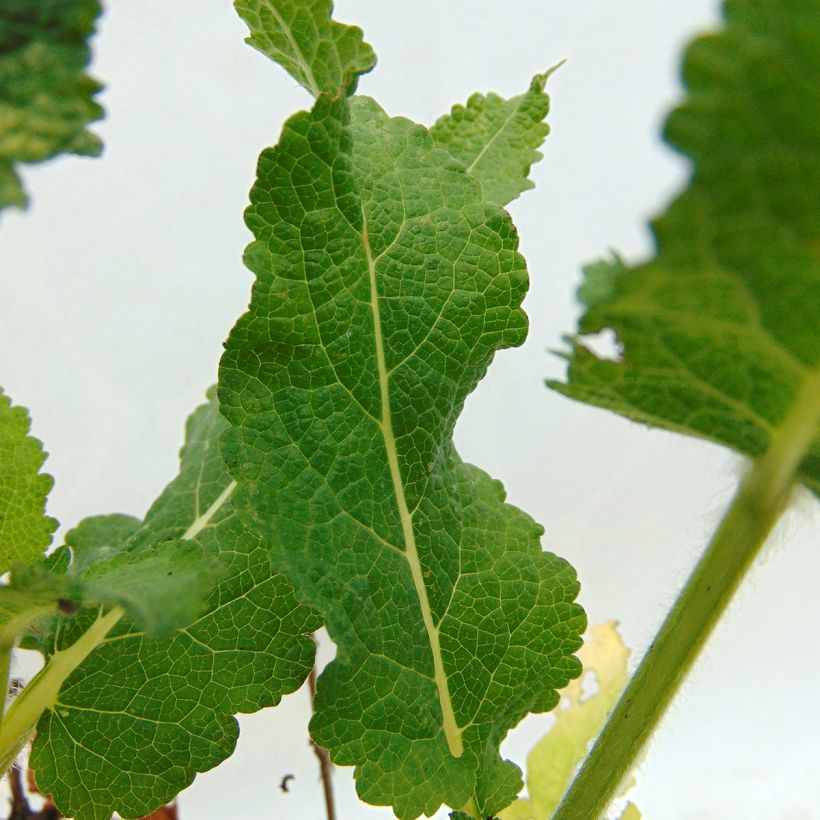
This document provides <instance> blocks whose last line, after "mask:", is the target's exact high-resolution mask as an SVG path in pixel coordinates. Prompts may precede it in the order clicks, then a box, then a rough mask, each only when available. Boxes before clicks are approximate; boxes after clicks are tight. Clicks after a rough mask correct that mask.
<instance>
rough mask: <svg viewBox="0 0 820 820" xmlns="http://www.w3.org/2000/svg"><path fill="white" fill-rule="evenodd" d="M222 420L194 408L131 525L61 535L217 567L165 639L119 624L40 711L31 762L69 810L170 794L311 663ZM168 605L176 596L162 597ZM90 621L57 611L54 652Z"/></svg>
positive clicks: (141, 808) (306, 618)
mask: <svg viewBox="0 0 820 820" xmlns="http://www.w3.org/2000/svg"><path fill="white" fill-rule="evenodd" d="M224 427H225V422H224V421H223V420H222V419H221V418H220V417H219V415H218V412H217V409H216V403H215V400H212V401H211V402H209V403H208V404H207V405H204V406H202V407H200V408H199V409H198V410H197V411H196V412H195V413H194V414H193V415H192V416H191V418H190V420H189V422H188V426H187V436H186V444H185V449H184V450H183V453H182V466H181V471H180V474H179V476H178V477H177V478H176V479H175V480H174V481H173V482H171V484H169V485H168V487H167V488H166V489H165V491H164V492H163V494H162V495H161V496H160V498H159V499H158V500H157V501H156V502H155V504H154V505H153V507H152V508H151V509H150V510H149V512H148V514H147V515H146V517H145V521H144V523H143V524H142V525H141V526H139V527H138V528H135V527H134V520H133V519H130V522H131V523H130V524H129V521H128V520H127V519H126V518H125V517H123V516H106V517H98V518H95V519H91V520H90V521H89V522H86V523H84V524H83V525H81V527H79V528H78V529H77V530H75V531H74V533H73V534H71V535H70V537H69V539H68V540H69V542H70V543H71V544H72V545H73V546H72V549H73V550H76V551H77V554H78V555H79V559H80V560H82V559H83V556H88V555H92V556H93V555H94V554H96V553H98V552H99V551H101V550H104V549H105V548H106V547H111V546H114V547H116V546H119V545H118V544H116V543H115V542H116V541H117V539H119V538H123V537H126V538H127V539H128V540H127V541H126V542H125V545H124V547H123V549H124V553H125V555H130V556H132V557H137V558H138V559H139V557H141V556H142V555H145V554H153V553H161V552H162V550H163V549H164V548H165V547H166V546H168V545H171V546H174V545H177V544H179V543H185V542H187V543H189V544H191V545H192V546H193V547H195V548H197V549H200V550H202V551H204V552H205V553H206V554H208V555H212V556H217V557H218V558H219V560H220V561H221V563H222V564H223V565H224V576H223V578H222V580H221V581H220V583H219V585H218V586H217V587H216V589H215V590H214V591H213V592H212V594H211V595H210V597H209V598H208V601H207V604H206V608H205V611H204V613H203V614H201V615H200V616H199V618H198V619H197V620H195V621H194V622H193V623H191V624H190V625H188V626H187V627H185V628H184V629H181V630H180V631H178V632H176V633H175V634H174V635H173V636H172V637H170V638H167V639H165V640H149V639H148V638H147V637H146V636H145V635H144V634H143V633H142V632H140V631H137V630H136V628H135V627H134V626H133V625H132V624H130V623H128V622H126V621H123V622H121V623H120V624H119V625H118V626H117V627H115V629H114V630H113V631H112V632H111V633H110V634H109V636H108V638H107V639H106V640H105V641H104V643H103V644H102V645H101V646H100V647H99V648H98V649H97V650H95V652H94V653H92V654H91V655H90V656H89V658H88V659H87V660H86V661H85V663H84V664H83V665H82V666H80V667H79V668H78V669H77V671H76V672H75V673H74V674H73V675H72V676H71V677H70V678H69V679H68V680H67V681H66V684H65V685H64V686H63V688H62V690H61V691H60V694H59V698H58V702H57V703H56V704H55V706H54V708H53V709H52V710H50V711H48V712H46V714H45V715H44V716H43V718H42V719H41V720H40V723H39V725H38V729H37V737H36V740H35V743H34V747H33V750H32V757H31V765H32V767H33V769H34V770H35V772H36V774H37V782H38V784H39V786H40V787H41V789H42V790H43V791H45V792H50V793H52V794H53V795H54V798H55V800H56V802H57V805H58V806H59V807H60V808H61V810H62V811H63V813H65V814H66V815H67V816H71V817H76V818H78V820H103V818H105V819H106V820H107V819H108V818H109V817H110V816H111V814H112V813H113V812H114V811H118V812H119V813H120V814H122V815H123V816H126V817H138V816H142V815H145V814H147V813H148V812H150V811H151V810H153V809H155V808H156V807H157V806H159V805H161V804H162V803H165V802H167V801H168V800H170V799H171V798H172V797H173V796H174V795H175V794H177V792H179V791H180V790H181V789H182V788H184V787H185V786H187V785H189V784H190V783H191V781H192V780H193V778H194V775H195V774H196V772H198V771H200V772H201V771H206V770H207V769H210V768H212V767H213V766H215V765H216V764H218V763H220V762H221V761H222V760H224V759H225V758H226V757H228V756H229V755H230V754H231V752H232V751H233V748H234V745H235V743H236V737H237V724H236V721H235V720H234V718H233V717H232V716H233V715H234V714H235V713H236V712H253V711H256V710H258V709H260V708H262V707H264V706H270V705H273V704H276V703H278V701H279V700H280V698H281V697H282V695H283V694H285V693H287V692H291V691H294V690H295V689H297V688H298V687H299V686H300V685H301V683H302V681H303V680H304V678H305V677H306V676H307V674H308V672H309V671H310V669H311V667H312V665H313V653H314V644H313V640H312V638H311V636H310V633H311V632H312V631H313V630H314V629H316V628H318V626H319V621H318V619H317V618H316V616H315V615H313V614H312V613H311V612H309V611H308V610H306V609H305V608H304V607H302V606H300V605H299V604H298V603H297V602H296V600H295V598H294V595H293V592H292V589H291V587H290V585H289V584H288V582H287V581H286V580H285V579H284V578H283V577H282V576H280V575H277V574H276V573H275V572H274V571H273V570H272V568H271V564H270V560H269V558H268V548H267V546H266V544H265V542H264V541H263V539H262V538H261V537H260V536H257V535H254V534H252V533H249V532H248V531H247V530H246V529H245V528H244V527H242V526H241V525H240V524H239V522H238V520H237V517H236V515H235V514H234V512H233V508H232V504H231V494H232V490H233V484H232V482H231V480H230V477H229V476H228V475H227V473H226V471H225V468H224V465H223V462H222V459H221V457H220V455H219V451H218V448H217V439H218V437H219V435H220V433H221V432H222V430H223V429H224ZM117 558H118V559H119V555H117ZM93 566H94V563H93V562H92V563H91V567H92V568H93ZM166 605H167V606H168V607H169V608H172V609H173V608H174V607H176V606H177V604H176V602H175V601H174V600H173V595H172V594H171V593H169V594H168V596H166ZM93 617H94V613H91V612H83V613H81V614H80V615H78V616H76V617H74V618H70V619H63V620H62V621H61V622H60V624H59V626H58V628H57V629H56V630H55V631H54V633H53V635H52V647H53V649H63V648H65V647H68V646H70V645H71V644H72V643H73V642H74V641H75V640H76V638H77V637H78V635H79V634H80V633H81V632H82V631H83V629H85V628H86V627H87V626H88V624H89V623H90V621H91V620H93Z"/></svg>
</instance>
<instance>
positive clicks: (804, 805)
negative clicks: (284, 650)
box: [0, 0, 820, 820]
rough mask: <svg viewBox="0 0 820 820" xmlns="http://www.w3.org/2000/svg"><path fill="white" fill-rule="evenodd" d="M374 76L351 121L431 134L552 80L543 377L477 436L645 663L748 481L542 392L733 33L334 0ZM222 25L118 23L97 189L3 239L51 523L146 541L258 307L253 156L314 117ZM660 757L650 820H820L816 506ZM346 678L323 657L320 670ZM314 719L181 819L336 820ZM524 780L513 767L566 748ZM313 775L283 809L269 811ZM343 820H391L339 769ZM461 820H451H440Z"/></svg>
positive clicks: (533, 216) (262, 718)
mask: <svg viewBox="0 0 820 820" xmlns="http://www.w3.org/2000/svg"><path fill="white" fill-rule="evenodd" d="M337 18H338V19H341V20H343V21H346V22H354V23H357V24H359V25H361V26H362V27H363V28H364V29H365V32H366V35H367V39H368V40H369V41H370V42H371V43H372V44H373V46H374V48H375V49H376V51H377V53H378V55H379V65H378V67H377V69H376V71H375V72H374V73H373V74H371V75H369V76H367V77H365V78H363V80H362V81H361V83H360V86H359V90H360V92H361V93H366V94H371V95H373V96H375V97H376V98H377V99H378V100H379V101H380V102H381V103H382V105H383V106H384V107H385V108H386V109H387V111H388V112H389V113H391V114H404V115H407V116H410V117H412V118H413V119H415V120H417V121H420V122H423V123H431V122H433V121H434V120H435V118H436V117H437V116H438V115H439V114H441V113H443V112H444V111H446V110H447V109H448V108H449V106H450V105H451V104H452V103H453V102H457V101H461V102H463V101H464V100H465V99H466V98H467V96H468V95H469V94H470V93H471V92H472V91H475V90H481V91H488V90H495V91H498V92H500V93H502V94H504V95H511V94H515V93H519V92H520V91H523V90H524V89H525V88H526V86H527V84H528V82H529V79H530V77H531V76H532V75H533V74H534V73H536V72H540V71H543V70H544V69H546V68H547V67H549V66H551V65H553V64H554V63H556V62H558V61H559V60H561V59H563V58H568V62H567V64H566V65H565V66H564V67H562V68H561V69H560V71H559V72H558V73H557V74H556V75H555V76H554V77H552V78H551V79H550V81H549V91H550V92H551V94H552V95H553V110H552V113H551V114H550V117H549V120H550V122H551V124H552V126H553V133H552V134H551V136H550V137H549V138H548V142H547V145H546V149H545V153H546V158H545V160H544V161H543V162H542V163H541V164H540V165H539V166H538V167H537V168H536V169H535V170H534V174H533V176H534V179H535V181H536V184H537V188H536V190H535V191H531V192H528V193H527V194H525V195H524V197H523V198H522V199H521V200H519V201H517V202H515V203H514V204H513V206H512V208H511V210H512V212H513V215H514V217H515V219H516V222H517V224H518V227H519V230H520V234H521V246H522V250H523V252H524V254H525V255H526V256H527V258H528V262H529V267H530V273H531V277H532V287H531V291H530V295H529V297H528V298H527V301H526V303H525V307H526V308H527V311H528V313H529V316H530V321H531V331H530V336H529V339H528V341H527V343H526V345H525V346H524V348H522V349H519V350H514V351H505V352H503V353H502V354H500V355H499V356H498V357H497V359H496V362H495V364H494V365H493V367H492V368H491V370H490V374H489V376H488V378H487V379H486V380H485V381H484V382H483V383H482V385H481V386H480V387H479V389H478V390H477V391H476V393H475V395H473V396H472V397H471V398H470V399H469V401H468V403H467V408H466V411H465V414H464V417H463V419H462V422H461V425H460V427H459V429H458V431H457V443H458V445H459V447H460V449H461V451H462V453H463V455H464V456H465V458H466V459H468V460H470V461H473V462H475V463H477V464H479V465H481V466H482V467H483V468H485V469H486V470H488V471H489V472H490V473H491V474H493V475H495V476H497V477H499V478H501V479H502V480H503V481H504V482H505V484H506V486H507V488H508V490H509V496H510V500H511V501H512V502H513V503H515V504H517V505H519V506H521V507H523V508H524V509H526V510H527V511H529V512H530V513H531V514H532V515H534V516H535V517H536V518H537V519H538V520H540V521H541V522H543V523H544V524H545V526H546V527H547V535H546V537H545V545H546V546H547V547H548V548H549V549H551V550H553V551H555V552H558V553H560V554H562V555H564V556H565V557H566V558H568V559H569V560H570V561H571V562H572V563H573V564H574V565H575V566H576V567H577V569H578V573H579V575H580V578H581V581H582V584H583V591H582V602H583V604H584V605H585V607H586V608H587V611H588V613H589V616H590V620H591V621H592V622H599V621H601V620H604V619H609V618H618V619H620V621H621V623H622V628H623V634H624V636H625V638H626V640H627V642H628V643H629V645H631V646H632V647H634V649H635V650H636V654H638V655H639V654H640V652H642V651H643V649H644V648H645V647H646V645H647V644H648V642H649V640H650V639H651V637H652V635H653V633H654V631H655V630H656V628H657V626H658V625H659V623H660V620H661V618H662V616H663V613H664V611H665V609H666V608H667V607H668V606H669V604H670V603H671V601H672V600H673V597H674V595H675V592H676V590H677V589H678V587H679V586H680V584H681V583H682V581H683V579H684V578H685V577H686V574H687V572H688V571H689V569H690V568H691V567H692V566H693V563H694V561H695V558H696V556H697V554H698V551H699V549H700V548H701V547H702V546H703V544H704V543H705V541H706V539H707V538H708V535H709V533H710V532H711V530H712V529H713V527H714V526H715V524H716V522H717V521H718V519H719V516H720V513H721V511H722V509H723V508H724V506H725V504H726V502H727V500H728V498H729V496H730V494H731V492H732V489H733V488H734V486H735V483H736V481H737V478H738V476H739V475H740V474H741V471H742V464H741V461H740V459H739V458H738V457H737V456H734V455H732V454H730V453H728V452H726V451H723V450H721V449H720V448H718V447H715V446H712V445H709V444H705V443H702V442H697V441H694V440H685V439H683V438H680V437H676V436H673V435H671V434H666V433H662V432H658V431H649V430H647V429H644V428H641V427H639V426H637V425H633V424H631V423H629V422H626V421H623V420H621V419H619V418H617V417H615V416H611V415H608V414H607V413H605V412H603V411H599V410H595V409H592V408H587V407H584V406H582V405H578V404H574V403H572V402H570V401H568V400H566V399H564V398H562V397H560V396H558V395H556V394H552V393H550V392H549V391H547V390H546V389H545V388H544V387H543V384H542V381H543V379H544V377H546V376H560V375H561V374H562V372H563V365H562V363H561V362H560V360H558V359H557V358H555V357H553V356H551V355H549V354H548V353H547V349H548V348H555V347H557V346H559V345H560V337H561V334H562V333H565V332H568V331H571V330H572V328H573V326H574V323H575V318H576V316H577V306H576V304H575V302H574V297H573V291H574V289H575V287H576V284H577V282H578V277H579V268H580V266H581V264H582V263H584V262H586V261H590V260H592V259H594V258H596V257H597V256H599V255H601V254H602V253H603V252H605V251H606V250H607V249H608V248H610V247H614V248H617V249H619V250H620V251H621V252H622V253H624V254H626V255H627V257H628V258H631V259H637V258H640V257H641V256H642V255H645V254H647V253H649V252H650V249H651V241H650V237H649V234H648V230H647V228H646V219H647V218H648V217H649V216H650V215H652V214H654V213H656V212H657V211H658V210H659V209H660V207H661V206H662V204H663V203H664V202H666V201H667V200H668V198H669V196H670V195H671V194H672V193H673V192H674V191H675V190H676V189H677V188H678V187H679V186H680V185H681V184H682V183H683V182H684V180H685V177H686V173H687V167H686V163H685V162H684V161H683V160H682V159H681V158H679V157H677V156H675V155H674V154H672V153H671V151H669V150H668V149H667V148H665V147H663V146H662V145H661V143H660V142H659V140H658V138H657V136H656V135H657V133H658V130H659V126H660V124H661V122H662V119H663V114H664V112H665V111H666V110H667V109H668V107H669V106H670V105H671V104H672V103H673V102H674V101H675V100H676V99H677V98H678V97H679V94H680V88H679V83H678V69H677V66H678V63H679V56H680V51H681V49H682V47H683V45H684V43H685V42H686V41H687V40H688V39H689V38H690V37H691V36H692V34H693V33H694V32H695V31H697V30H700V29H703V28H706V27H710V26H714V24H715V21H716V19H717V7H716V3H715V2H713V0H689V1H688V2H686V3H682V2H660V0H629V2H627V3H612V2H611V0H585V1H584V2H574V3H570V2H566V0H529V1H528V2H524V1H523V0H511V2H509V3H503V4H502V3H498V2H490V0H471V2H466V0H459V1H458V2H455V1H454V0H447V2H440V0H417V1H416V2H396V1H395V0H394V2H391V3H387V2H372V1H371V2H367V0H339V2H338V3H337ZM244 35H245V29H244V25H243V24H242V22H241V21H240V20H239V19H238V18H237V17H236V16H235V14H234V12H233V10H232V8H231V5H230V3H229V2H228V0H174V2H168V0H143V2H140V3H116V4H114V3H111V4H109V8H108V11H107V13H106V16H105V18H104V20H103V23H102V26H101V31H100V36H99V37H98V38H97V39H96V40H95V42H94V54H95V59H94V65H93V71H94V73H95V75H96V76H98V77H99V78H101V79H102V80H103V81H104V82H105V83H106V85H107V90H106V92H105V93H104V95H103V96H102V102H103V104H104V106H105V108H106V112H107V117H106V119H105V120H104V121H103V122H102V123H101V124H100V125H99V126H98V128H97V131H98V133H100V135H101V136H102V137H103V139H104V141H105V143H106V152H105V156H104V158H103V159H101V160H81V159H76V158H67V159H60V160H59V161H57V162H54V163H51V164H49V165H48V166H43V167H39V168H34V169H30V170H27V171H26V173H25V182H26V186H27V188H28V190H29V192H30V194H31V196H32V200H33V207H32V208H31V210H30V211H29V212H28V213H26V214H22V215H21V214H18V213H7V214H6V215H5V216H4V217H3V218H2V227H1V228H0V382H2V384H3V385H4V386H5V388H6V390H7V391H8V393H9V394H10V395H11V396H12V397H13V399H14V401H15V402H17V403H19V404H23V405H25V406H27V407H29V408H30V409H31V411H32V415H33V418H34V432H35V434H36V435H37V436H39V437H40V438H42V439H43V440H44V441H45V442H46V446H47V449H48V450H49V452H50V453H51V455H50V457H49V460H48V463H47V466H48V470H49V472H51V473H52V474H54V475H55V476H56V479H57V485H56V487H55V490H54V492H53V494H52V497H51V501H50V507H49V511H50V512H51V513H52V514H53V515H55V516H56V517H58V518H59V519H60V520H61V521H62V522H64V523H65V524H66V525H68V526H70V525H72V524H73V523H76V522H77V521H78V520H79V519H80V518H82V517H83V516H85V515H89V514H94V513H101V512H111V511H122V512H129V513H134V514H141V513H142V512H144V511H145V509H146V508H147V506H148V504H149V503H150V502H151V500H152V499H153V498H154V497H155V496H156V495H157V493H158V492H159V490H160V489H161V488H162V486H163V485H164V484H165V483H166V482H167V481H168V480H169V479H170V478H171V477H172V476H173V475H174V474H175V472H176V453H177V449H178V447H179V445H180V443H181V435H182V426H183V421H184V419H185V417H186V415H187V414H188V413H189V412H190V410H191V409H192V408H193V407H194V406H195V405H196V404H197V403H199V401H200V400H201V397H202V393H203V391H204V389H205V388H206V387H207V386H208V385H209V384H210V383H211V382H213V381H214V379H215V375H216V364H217V361H218V358H219V355H220V350H221V348H220V345H221V342H222V340H223V339H224V338H225V336H226V335H227V332H228V330H229V329H230V327H231V325H232V323H233V321H234V320H235V319H236V317H237V316H238V315H239V314H240V312H241V311H242V310H243V309H244V307H245V305H246V303H247V299H248V294H249V287H250V282H251V277H250V275H249V273H248V272H247V271H246V270H245V269H244V268H243V266H242V263H241V253H242V249H243V247H244V246H245V244H246V243H247V242H248V240H249V234H248V232H247V231H246V229H245V227H244V225H243V222H242V211H243V208H244V206H245V204H246V201H247V191H248V189H249V187H250V185H251V183H252V181H253V174H254V165H255V159H256V156H257V154H258V152H259V150H260V149H261V148H262V147H264V146H266V145H269V144H272V143H274V142H275V141H276V139H277V137H278V134H279V131H280V128H281V124H282V122H283V120H284V119H285V118H286V117H287V116H289V115H290V114H291V113H293V112H294V111H295V110H297V109H300V108H304V107H307V106H308V105H309V99H308V97H307V95H306V94H305V93H304V92H303V91H302V89H301V88H299V87H298V86H297V85H296V84H295V82H293V81H292V80H291V79H290V78H289V77H288V76H286V75H285V73H284V72H283V71H282V70H281V69H279V68H278V67H277V66H275V65H273V64H272V63H269V62H268V61H267V60H266V59H265V58H264V57H263V56H261V55H260V54H258V53H256V52H254V51H253V50H252V49H250V48H249V47H248V46H246V45H244V44H243V42H242V40H243V37H244ZM796 507H797V510H796V512H795V513H794V514H792V515H790V516H789V517H788V518H787V520H786V521H785V522H784V523H783V524H782V525H781V526H780V528H779V529H778V531H777V532H776V533H775V535H774V536H773V538H772V539H771V543H770V545H769V546H768V547H767V549H766V553H765V555H764V557H763V558H762V559H761V560H760V561H759V562H758V564H757V566H755V567H754V569H753V571H752V574H751V577H750V578H749V579H748V581H747V583H746V584H745V586H744V588H743V589H742V591H741V593H740V594H739V596H738V600H737V601H736V603H735V605H734V606H733V607H732V609H731V611H730V612H729V614H728V617H726V619H725V622H724V623H722V624H721V625H720V627H719V629H718V632H717V634H716V635H715V636H714V639H713V641H712V642H711V643H710V645H709V648H708V650H707V652H706V655H705V657H704V658H703V660H702V662H701V663H700V664H699V665H698V667H697V669H696V670H695V672H694V674H693V675H692V677H691V679H690V680H689V682H688V683H687V684H686V686H685V688H684V691H683V692H682V694H681V696H680V697H679V698H678V700H677V701H676V702H675V705H674V707H673V709H672V712H671V714H670V716H669V717H668V719H667V720H666V721H665V723H664V725H663V726H662V728H661V730H660V731H659V732H658V734H657V736H656V739H655V741H654V743H653V744H652V747H651V749H650V751H649V754H648V756H647V758H646V761H645V763H644V765H643V766H642V767H641V769H640V772H639V774H638V781H639V785H638V787H637V788H636V789H635V791H634V792H633V799H634V800H635V801H636V802H637V803H638V805H639V806H640V808H641V809H642V810H643V812H644V814H645V816H646V817H648V818H651V819H652V820H677V818H709V819H710V820H712V819H715V818H716V819H717V820H730V819H731V820H735V818H736V819H737V820H753V819H755V818H759V819H760V820H771V818H791V819H792V820H797V818H820V778H818V777H817V771H818V764H820V697H818V691H819V690H820V685H819V684H820V665H819V664H818V653H817V645H818V638H819V637H820V634H819V630H818V623H820V604H819V603H818V596H817V593H816V588H817V579H818V577H820V572H819V570H820V557H818V550H817V531H818V530H817V522H818V516H817V508H816V505H815V503H814V502H813V501H811V500H809V499H808V498H807V497H803V498H801V499H799V500H798V502H797V505H796ZM331 651H332V649H331V648H329V647H327V648H326V651H325V652H324V654H326V655H327V654H329V653H330V652H331ZM306 720H307V697H306V694H305V692H304V691H302V692H299V693H296V694H294V695H292V696H290V697H288V698H286V699H285V701H284V702H283V704H282V705H281V706H280V707H278V708H277V709H275V710H269V711H268V712H266V713H262V714H258V715H255V716H252V717H243V718H242V719H241V723H242V735H241V737H240V740H239V746H238V749H237V753H236V754H235V755H234V757H233V758H232V759H231V760H230V761H229V762H228V763H226V764H224V765H223V766H221V767H220V768H219V769H218V770H214V771H212V772H210V773H207V774H205V775H200V776H199V777H197V779H196V781H195V783H194V784H193V786H192V787H191V788H189V789H188V790H187V791H185V792H184V794H183V795H182V797H181V799H180V803H181V816H182V817H183V818H184V820H216V818H234V817H236V818H238V817H253V818H266V819H269V820H273V818H283V820H296V819H297V818H321V817H322V816H323V813H322V808H321V792H320V787H319V784H318V782H317V770H316V765H315V760H314V759H313V757H312V754H311V752H310V750H309V749H308V747H307V741H306V735H305V723H306ZM549 720H550V719H549V718H548V717H544V716H541V717H538V718H532V719H530V720H529V721H526V722H525V723H524V724H523V725H522V727H520V728H519V729H518V730H516V731H515V732H514V733H512V735H511V736H510V738H509V739H508V741H507V743H506V745H505V747H504V751H505V753H506V754H508V755H509V756H511V757H513V758H514V759H516V760H517V761H518V762H519V763H522V762H523V760H524V756H525V753H526V751H527V749H528V748H529V747H530V745H531V744H532V742H533V741H534V740H535V739H536V738H537V737H538V736H540V734H541V733H542V732H543V731H544V729H545V728H546V727H547V726H548V724H549ZM285 773H293V774H295V776H296V777H295V780H294V781H293V782H292V784H291V792H290V793H289V794H282V793H280V791H279V789H278V783H279V780H280V778H281V777H282V775H284V774H285ZM335 780H336V788H337V798H338V802H339V816H340V818H342V819H343V820H352V819H353V818H360V817H361V818H370V817H373V818H377V817H389V816H390V812H389V811H388V810H386V809H371V808H369V807H365V806H363V805H361V804H359V803H358V802H357V801H356V798H355V794H354V791H353V787H352V780H351V776H350V772H349V771H347V770H337V773H336V778H335ZM440 816H441V817H444V816H445V814H444V813H443V812H442V813H441V814H440Z"/></svg>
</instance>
